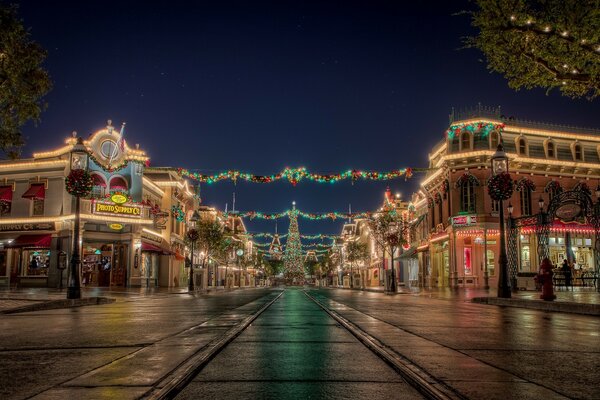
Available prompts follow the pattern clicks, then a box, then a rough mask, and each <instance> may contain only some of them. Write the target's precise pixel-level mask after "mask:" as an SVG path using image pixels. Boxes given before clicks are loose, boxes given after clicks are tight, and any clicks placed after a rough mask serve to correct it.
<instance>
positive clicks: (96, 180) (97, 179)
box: [92, 174, 106, 187]
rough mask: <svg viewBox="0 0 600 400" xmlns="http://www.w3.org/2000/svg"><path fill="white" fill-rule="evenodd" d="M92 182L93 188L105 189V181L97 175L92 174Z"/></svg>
mask: <svg viewBox="0 0 600 400" xmlns="http://www.w3.org/2000/svg"><path fill="white" fill-rule="evenodd" d="M92 181H93V182H94V186H101V187H106V181H105V180H104V178H102V177H101V176H100V175H98V174H92Z"/></svg>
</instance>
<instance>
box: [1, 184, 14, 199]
mask: <svg viewBox="0 0 600 400" xmlns="http://www.w3.org/2000/svg"><path fill="white" fill-rule="evenodd" d="M12 193H13V191H12V186H2V187H0V201H6V202H7V203H11V202H12Z"/></svg>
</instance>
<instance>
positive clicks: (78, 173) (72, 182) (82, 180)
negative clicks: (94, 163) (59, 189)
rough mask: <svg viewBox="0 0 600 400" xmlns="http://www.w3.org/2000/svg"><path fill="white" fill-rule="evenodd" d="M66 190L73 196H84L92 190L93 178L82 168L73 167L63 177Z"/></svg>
mask: <svg viewBox="0 0 600 400" xmlns="http://www.w3.org/2000/svg"><path fill="white" fill-rule="evenodd" d="M65 185H66V188H67V192H68V193H69V194H70V195H72V196H75V197H86V196H88V195H89V194H90V193H91V192H92V188H93V186H94V180H93V179H92V175H90V173H89V172H87V171H86V170H84V169H74V170H72V171H71V172H70V173H69V175H68V176H67V177H66V178H65Z"/></svg>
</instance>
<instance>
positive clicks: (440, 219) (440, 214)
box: [438, 197, 444, 224]
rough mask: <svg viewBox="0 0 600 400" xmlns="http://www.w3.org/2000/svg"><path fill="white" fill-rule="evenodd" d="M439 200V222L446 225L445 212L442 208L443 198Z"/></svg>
mask: <svg viewBox="0 0 600 400" xmlns="http://www.w3.org/2000/svg"><path fill="white" fill-rule="evenodd" d="M438 200H439V201H438V217H439V220H438V221H439V223H440V224H443V223H444V210H443V207H442V198H441V197H440V198H439V199H438Z"/></svg>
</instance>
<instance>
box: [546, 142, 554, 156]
mask: <svg viewBox="0 0 600 400" xmlns="http://www.w3.org/2000/svg"><path fill="white" fill-rule="evenodd" d="M546 157H548V158H556V149H555V148H554V142H548V144H547V145H546Z"/></svg>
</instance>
